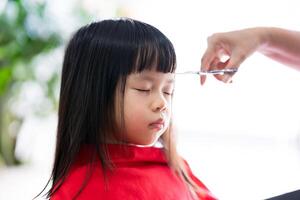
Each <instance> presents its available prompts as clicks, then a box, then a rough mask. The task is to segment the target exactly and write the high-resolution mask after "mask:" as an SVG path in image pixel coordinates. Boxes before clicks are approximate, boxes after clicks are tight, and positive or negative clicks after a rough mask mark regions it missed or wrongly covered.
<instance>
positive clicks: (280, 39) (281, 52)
mask: <svg viewBox="0 0 300 200" xmlns="http://www.w3.org/2000/svg"><path fill="white" fill-rule="evenodd" d="M258 29H259V31H260V33H261V34H260V37H261V41H262V45H261V46H260V47H259V49H258V51H259V52H261V53H262V54H264V55H265V56H267V57H269V58H272V59H273V60H276V61H278V62H280V63H283V64H285V65H288V66H291V67H294V68H296V69H298V70H300V32H297V31H290V30H285V29H280V28H258Z"/></svg>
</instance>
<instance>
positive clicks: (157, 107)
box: [152, 94, 168, 112]
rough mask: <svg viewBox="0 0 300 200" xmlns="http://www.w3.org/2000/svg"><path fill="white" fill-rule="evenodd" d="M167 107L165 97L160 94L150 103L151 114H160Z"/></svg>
mask: <svg viewBox="0 0 300 200" xmlns="http://www.w3.org/2000/svg"><path fill="white" fill-rule="evenodd" d="M167 107H168V102H167V100H166V99H165V97H164V96H163V95H161V94H159V95H157V96H156V97H154V100H153V102H152V110H153V112H161V111H164V110H166V109H167Z"/></svg>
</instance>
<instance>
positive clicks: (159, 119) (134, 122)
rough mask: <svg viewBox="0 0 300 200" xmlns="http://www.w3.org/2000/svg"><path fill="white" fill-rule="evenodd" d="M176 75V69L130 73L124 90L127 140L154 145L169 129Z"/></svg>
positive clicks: (127, 141) (137, 143) (133, 142)
mask: <svg viewBox="0 0 300 200" xmlns="http://www.w3.org/2000/svg"><path fill="white" fill-rule="evenodd" d="M174 78H175V76H174V74H173V73H161V72H156V71H153V70H151V71H149V70H145V71H142V72H141V73H133V74H130V75H129V76H128V77H127V80H126V86H125V93H124V122H125V131H124V132H123V134H125V143H130V144H135V145H149V146H151V145H153V144H154V143H155V142H156V141H157V140H158V138H159V137H160V136H161V135H162V134H163V133H164V132H166V131H167V129H168V127H169V124H170V119H171V114H172V109H171V104H172V94H173V90H174ZM117 110H118V109H117Z"/></svg>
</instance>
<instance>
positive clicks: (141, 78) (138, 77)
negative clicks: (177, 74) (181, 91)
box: [136, 75, 175, 84]
mask: <svg viewBox="0 0 300 200" xmlns="http://www.w3.org/2000/svg"><path fill="white" fill-rule="evenodd" d="M136 78H137V79H139V80H145V81H150V82H153V81H155V78H153V77H152V76H149V75H138V76H136ZM166 82H167V83H170V84H172V83H174V82H175V79H174V78H169V79H168V80H167V81H166Z"/></svg>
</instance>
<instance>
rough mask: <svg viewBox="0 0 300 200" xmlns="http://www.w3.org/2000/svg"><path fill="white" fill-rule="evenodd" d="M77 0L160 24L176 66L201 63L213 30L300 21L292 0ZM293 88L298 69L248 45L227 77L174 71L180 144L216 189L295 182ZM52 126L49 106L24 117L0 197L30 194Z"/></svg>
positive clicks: (277, 190) (297, 123)
mask: <svg viewBox="0 0 300 200" xmlns="http://www.w3.org/2000/svg"><path fill="white" fill-rule="evenodd" d="M85 2H86V3H85V5H86V6H87V8H89V9H90V11H91V12H93V13H96V14H97V15H96V17H95V19H97V18H101V19H102V18H110V17H111V16H112V14H113V13H114V11H115V9H116V8H115V6H116V5H117V6H118V5H121V7H122V10H123V11H122V12H127V13H129V16H130V17H133V18H135V19H138V20H141V21H145V22H147V23H150V24H152V25H154V26H155V27H157V28H159V29H160V30H161V31H162V32H163V33H165V34H166V35H167V36H168V37H169V38H170V40H171V41H172V42H173V44H174V46H175V49H176V52H177V58H178V71H186V70H199V68H200V59H201V56H202V53H203V52H204V51H205V48H206V38H207V37H208V36H209V35H211V34H212V33H214V32H223V31H230V30H235V29H242V28H247V27H252V26H277V27H282V28H287V29H294V30H300V20H299V19H300V12H299V7H300V6H299V3H298V1H296V0H290V1H259V0H251V1H237V0H229V1H217V0H209V1H208V0H207V1H171V0H169V1H159V0H152V1H145V0H144V1H133V0H132V1H103V0H102V1H96V0H95V1H91V0H89V1H85ZM51 4H52V3H51ZM60 4H61V6H60V7H59V9H58V11H57V12H65V10H67V9H68V8H67V6H66V5H68V4H66V3H63V2H62V1H61V2H59V1H53V5H55V6H56V7H58V6H59V5H60ZM65 4H66V5H65ZM299 88H300V72H298V71H295V70H293V69H290V68H288V67H286V66H283V65H281V64H278V63H276V62H274V61H272V60H270V59H268V58H266V57H264V56H262V55H259V54H256V53H255V54H254V55H252V56H251V57H250V58H248V59H247V60H246V61H245V62H244V63H243V64H242V67H241V68H240V70H239V72H238V73H237V74H236V75H235V77H234V79H233V83H232V84H223V83H220V82H218V81H217V80H214V79H213V78H212V77H209V78H208V81H207V83H206V84H205V86H200V83H199V77H197V76H196V75H185V76H178V77H177V80H176V92H175V96H174V105H173V109H174V119H175V122H176V125H177V127H178V143H179V151H180V152H181V153H182V155H183V156H184V157H185V158H186V159H187V160H188V162H189V164H190V165H191V167H192V169H193V171H194V173H195V174H196V175H197V176H198V177H199V178H200V179H201V180H202V181H203V182H204V183H205V184H206V185H207V186H208V187H209V189H210V190H211V191H212V193H213V194H215V195H216V196H217V197H218V198H220V199H221V200H222V199H228V200H235V199H236V200H240V199H243V200H246V199H249V200H255V199H264V198H267V197H271V196H274V195H279V194H281V193H285V192H289V191H292V190H296V189H300V172H299V171H300V151H299V149H300V148H299V146H300V145H299V134H300V115H299V113H300V103H299V102H300V89H299ZM55 129H56V116H55V114H54V115H53V116H51V117H49V118H48V119H46V120H44V121H38V120H36V119H34V118H28V119H27V121H26V123H25V124H24V126H23V128H22V132H21V134H20V137H22V138H23V139H22V140H20V142H19V144H18V145H19V146H18V148H19V153H20V152H21V153H20V154H22V153H23V154H25V157H26V156H27V159H28V160H30V161H31V162H30V163H29V164H27V165H25V166H22V167H20V168H10V169H1V170H0V199H30V198H31V197H32V196H33V195H35V194H36V192H37V191H39V190H40V189H41V188H42V187H43V184H44V183H45V181H46V180H47V177H48V175H49V170H50V168H51V162H52V153H53V147H54V138H55ZM24 138H25V139H24ZM26 138H27V139H26ZM16 191H17V192H16Z"/></svg>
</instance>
